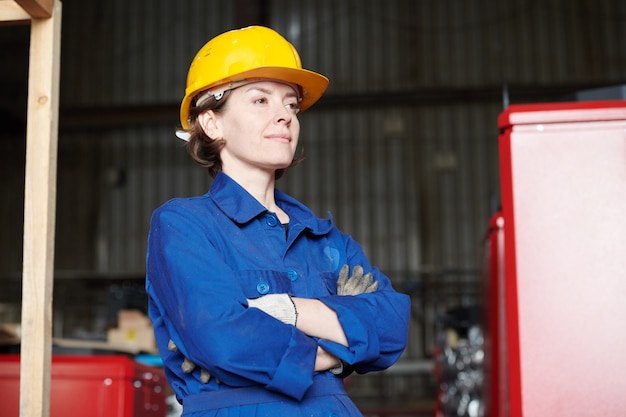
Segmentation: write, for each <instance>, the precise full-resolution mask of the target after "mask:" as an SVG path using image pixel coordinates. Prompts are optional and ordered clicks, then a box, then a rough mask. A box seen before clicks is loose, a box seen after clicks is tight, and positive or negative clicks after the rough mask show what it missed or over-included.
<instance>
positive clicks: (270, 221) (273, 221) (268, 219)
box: [265, 214, 278, 227]
mask: <svg viewBox="0 0 626 417" xmlns="http://www.w3.org/2000/svg"><path fill="white" fill-rule="evenodd" d="M265 223H266V224H267V225H268V226H270V227H274V226H276V225H277V224H278V219H277V218H276V216H274V215H273V214H268V215H267V216H265Z"/></svg>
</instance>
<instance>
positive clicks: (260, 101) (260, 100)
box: [254, 98, 267, 104]
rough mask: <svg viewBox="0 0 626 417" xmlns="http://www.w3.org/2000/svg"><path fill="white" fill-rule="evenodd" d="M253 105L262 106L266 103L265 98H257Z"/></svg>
mask: <svg viewBox="0 0 626 417" xmlns="http://www.w3.org/2000/svg"><path fill="white" fill-rule="evenodd" d="M254 102H255V103H257V104H263V103H267V99H265V98H257V99H256V100H254Z"/></svg>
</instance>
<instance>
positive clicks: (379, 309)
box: [319, 236, 410, 373]
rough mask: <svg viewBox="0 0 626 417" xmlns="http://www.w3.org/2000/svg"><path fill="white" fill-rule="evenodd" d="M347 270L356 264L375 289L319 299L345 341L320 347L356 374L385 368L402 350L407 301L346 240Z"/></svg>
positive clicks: (394, 360)
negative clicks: (332, 314) (332, 315)
mask: <svg viewBox="0 0 626 417" xmlns="http://www.w3.org/2000/svg"><path fill="white" fill-rule="evenodd" d="M346 248H347V252H346V253H347V259H346V263H347V264H348V265H350V270H352V268H353V267H354V266H356V265H361V266H363V269H364V271H365V272H366V273H367V272H371V273H372V275H373V276H374V279H375V280H376V281H377V282H378V290H377V291H375V292H372V293H368V294H360V295H356V296H340V295H330V296H326V297H322V298H320V300H321V301H322V302H323V303H324V304H326V305H327V306H328V307H330V308H332V309H333V310H334V311H335V312H336V313H337V317H338V318H339V322H340V323H341V326H342V327H343V329H344V332H345V334H346V337H347V339H348V347H345V346H342V345H339V344H337V343H333V342H330V341H326V340H320V341H319V343H320V346H322V347H323V348H324V349H325V350H327V351H328V352H330V353H332V354H333V355H335V356H337V357H338V358H340V359H341V360H343V361H344V362H347V363H348V364H350V365H352V366H353V368H354V370H355V371H356V372H357V373H367V372H371V371H378V370H382V369H386V368H388V367H389V366H391V365H393V364H394V363H395V362H396V361H397V360H398V358H399V357H400V355H401V354H402V352H403V351H404V348H405V347H406V343H407V339H408V329H409V317H410V299H409V297H408V296H407V295H405V294H401V293H398V292H396V291H395V290H394V289H393V287H392V285H391V281H390V280H389V278H388V277H387V276H385V275H384V274H383V273H382V272H381V271H380V270H379V269H378V268H373V267H372V266H371V265H370V263H369V261H368V260H367V258H366V256H365V255H364V253H363V250H362V249H361V247H360V246H359V244H358V243H357V242H355V241H354V240H353V239H352V238H350V237H349V236H348V237H346Z"/></svg>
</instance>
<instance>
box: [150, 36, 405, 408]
mask: <svg viewBox="0 0 626 417" xmlns="http://www.w3.org/2000/svg"><path fill="white" fill-rule="evenodd" d="M327 85H328V80H327V79H326V78H325V77H324V76H322V75H320V74H317V73H314V72H311V71H307V70H305V69H302V65H301V63H300V58H299V56H298V53H297V52H296V50H295V49H294V48H293V46H292V45H291V44H290V43H289V42H287V41H286V40H285V39H284V38H283V37H281V36H280V35H279V34H278V33H276V32H274V31H273V30H271V29H268V28H264V27H259V26H253V27H248V28H244V29H240V30H235V31H230V32H226V33H224V34H222V35H219V36H217V37H216V38H214V39H212V40H211V41H209V42H208V43H207V44H206V45H205V46H204V47H203V48H202V49H201V50H200V51H199V52H198V54H197V55H196V57H195V59H194V61H193V62H192V64H191V67H190V69H189V74H188V78H187V89H186V92H185V97H184V99H183V101H182V105H181V124H182V127H183V129H182V130H181V131H180V132H179V136H181V137H183V138H185V139H186V140H188V144H187V147H188V151H189V153H190V155H191V156H192V158H193V159H194V160H195V161H196V162H198V163H199V164H200V165H202V166H204V167H206V168H207V169H208V171H209V173H210V174H211V176H213V177H214V179H213V182H212V185H211V189H210V190H209V192H208V193H207V194H205V195H203V196H198V197H194V198H185V199H174V200H171V201H169V202H167V203H166V204H165V205H163V206H162V207H160V208H158V209H157V210H156V211H155V212H154V214H153V216H152V220H151V227H150V234H149V238H148V256H147V276H146V288H147V291H148V295H149V307H150V310H149V313H150V317H151V319H152V322H153V324H154V330H155V336H156V340H157V344H158V347H159V351H160V353H161V356H162V358H163V363H164V367H165V372H166V375H167V377H168V381H169V383H170V385H171V387H172V388H173V390H174V391H175V393H176V396H177V398H178V399H179V401H181V402H182V404H183V415H186V416H213V415H220V416H222V415H228V416H230V415H233V416H262V415H267V416H294V415H295V416H297V415H302V416H304V415H306V416H318V415H319V416H322V415H323V416H329V415H336V416H359V415H361V414H360V413H359V411H358V409H357V408H356V407H355V405H354V404H353V403H352V402H351V401H350V400H349V399H348V397H347V396H346V393H345V391H344V389H343V378H344V377H345V376H347V375H349V374H350V373H352V372H354V371H356V372H358V373H366V372H370V371H377V370H382V369H385V368H387V367H389V366H390V365H392V364H393V363H394V362H395V361H396V360H397V359H398V357H399V356H400V354H401V353H402V351H403V350H404V347H405V344H406V339H407V332H408V320H409V318H408V317H409V300H408V297H407V296H405V295H402V294H399V293H397V292H395V291H394V290H393V288H392V286H391V283H390V280H389V279H388V278H387V277H386V276H385V275H383V274H382V273H381V272H380V271H379V270H378V269H376V268H373V267H372V266H371V265H370V264H369V262H368V260H367V258H366V257H365V255H364V253H363V251H362V249H361V247H360V246H359V245H358V243H356V242H355V241H354V240H353V239H352V238H351V237H350V236H348V235H346V234H343V233H341V232H340V231H339V230H338V229H337V228H336V227H335V226H334V225H333V224H332V221H331V220H328V219H319V218H317V217H315V215H314V214H313V212H311V210H309V209H308V208H307V207H305V206H304V205H302V204H301V203H299V202H298V201H296V200H294V199H293V198H291V197H289V196H287V195H286V194H284V193H282V192H281V191H279V190H277V189H275V181H276V179H277V178H279V177H280V176H281V175H282V174H283V173H284V172H285V169H287V168H288V167H290V166H291V165H293V164H295V163H297V162H298V158H297V157H295V152H296V147H297V145H298V136H299V130H300V125H299V121H298V116H297V115H298V112H299V111H303V110H305V109H306V108H308V107H310V106H311V105H312V104H313V103H314V102H315V101H317V100H318V99H319V98H320V97H321V95H322V94H323V93H324V91H325V90H326V87H327Z"/></svg>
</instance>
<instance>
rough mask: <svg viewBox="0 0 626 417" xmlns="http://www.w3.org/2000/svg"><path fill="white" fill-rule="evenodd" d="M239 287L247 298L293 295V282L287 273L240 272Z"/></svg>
mask: <svg viewBox="0 0 626 417" xmlns="http://www.w3.org/2000/svg"><path fill="white" fill-rule="evenodd" d="M237 279H238V280H239V285H241V290H242V292H243V293H244V295H245V296H246V298H258V297H262V296H264V295H267V294H282V293H286V294H292V292H293V291H292V288H291V280H290V279H289V275H288V274H287V272H282V271H268V270H248V271H240V272H239V273H238V274H237Z"/></svg>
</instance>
